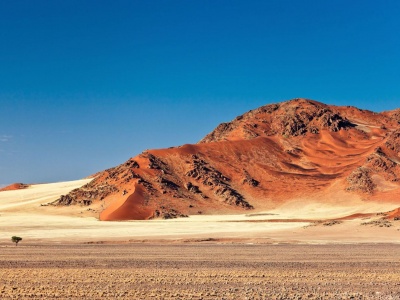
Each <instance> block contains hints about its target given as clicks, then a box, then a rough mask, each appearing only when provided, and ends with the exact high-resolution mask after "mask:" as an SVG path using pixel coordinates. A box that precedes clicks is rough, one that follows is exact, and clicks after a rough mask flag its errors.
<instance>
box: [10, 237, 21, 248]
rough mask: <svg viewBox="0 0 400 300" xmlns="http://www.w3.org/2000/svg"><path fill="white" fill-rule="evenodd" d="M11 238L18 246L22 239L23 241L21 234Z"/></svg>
mask: <svg viewBox="0 0 400 300" xmlns="http://www.w3.org/2000/svg"><path fill="white" fill-rule="evenodd" d="M11 240H12V241H13V243H15V246H18V243H19V242H20V241H22V237H19V236H15V235H14V236H13V237H11Z"/></svg>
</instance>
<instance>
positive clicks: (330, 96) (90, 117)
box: [0, 0, 400, 186]
mask: <svg viewBox="0 0 400 300" xmlns="http://www.w3.org/2000/svg"><path fill="white" fill-rule="evenodd" d="M399 15H400V1H397V0H393V1H391V0H387V1H385V0H383V1H370V0H363V1H359V0H352V1H348V0H333V1H320V0H315V1H310V0H304V1H301V0H270V1H268V0H264V1H251V0H245V1H235V0H229V1H228V0H226V1H221V0H211V1H208V0H201V1H200V0H192V1H187V0H182V1H174V0H171V1H166V0H165V1H153V0H148V1H135V0H129V1H128V0H127V1H121V0H112V1H111V0H109V1H102V0H96V1H82V0H77V1H75V0H68V1H61V0H48V1H44V0H43V1H42V0H36V1H31V0H18V1H7V0H3V1H2V0H0V186H2V185H7V184H10V183H13V182H23V183H41V182H55V181H63V180H74V179H80V178H83V177H86V176H88V175H90V174H93V173H95V172H98V171H101V170H103V169H106V168H109V167H112V166H115V165H118V164H120V163H122V162H124V161H126V160H127V159H128V158H130V157H133V156H136V155H138V154H139V153H141V152H142V151H144V150H145V149H153V148H166V147H170V146H177V145H182V144H186V143H196V142H198V141H199V140H200V139H201V138H202V137H203V136H205V135H206V134H207V133H209V132H210V131H212V130H213V129H214V128H215V127H216V126H217V125H218V124H219V123H221V122H227V121H230V120H232V119H234V118H235V117H236V116H237V115H241V114H243V113H244V112H247V111H249V110H251V109H254V108H257V107H259V106H262V105H265V104H269V103H276V102H282V101H285V100H289V99H292V98H297V97H304V98H309V99H314V100H318V101H321V102H324V103H327V104H334V105H353V106H357V107H359V108H363V109H369V110H373V111H378V112H379V111H383V110H391V109H395V108H398V107H400V34H399V32H400V18H399Z"/></svg>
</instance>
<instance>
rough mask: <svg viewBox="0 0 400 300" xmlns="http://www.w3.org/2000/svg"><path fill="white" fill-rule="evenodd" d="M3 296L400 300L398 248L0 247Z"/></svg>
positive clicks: (199, 244)
mask: <svg viewBox="0 0 400 300" xmlns="http://www.w3.org/2000/svg"><path fill="white" fill-rule="evenodd" d="M10 243H11V242H10ZM0 298H1V299H54V298H58V299H400V245H395V244H330V245H304V244H303V245H296V244H276V245H274V244H244V243H226V244H221V243H218V242H197V243H183V242H181V243H169V244H168V243H164V244H163V243H125V244H38V245H35V244H25V245H24V244H23V241H22V242H21V243H20V244H19V245H18V246H17V247H15V246H13V245H12V244H10V245H6V244H0Z"/></svg>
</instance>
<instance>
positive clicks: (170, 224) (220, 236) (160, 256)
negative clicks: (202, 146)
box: [0, 179, 400, 299]
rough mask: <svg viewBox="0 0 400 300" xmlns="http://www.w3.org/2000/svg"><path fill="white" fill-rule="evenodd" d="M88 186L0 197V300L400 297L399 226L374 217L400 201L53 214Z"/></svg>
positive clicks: (64, 185)
mask: <svg viewBox="0 0 400 300" xmlns="http://www.w3.org/2000/svg"><path fill="white" fill-rule="evenodd" d="M90 180H91V179H83V180H77V181H71V182H61V183H52V184H38V185H31V186H29V187H28V188H25V189H20V190H15V191H6V192H1V193H0V228H1V235H0V248H1V251H0V273H1V276H0V278H1V279H0V297H1V298H3V299H29V298H32V299H39V298H40V299H46V298H47V299H52V298H59V299H82V298H86V299H101V298H103V299H117V298H126V299H400V283H399V282H400V260H399V258H400V244H399V234H400V231H399V230H400V221H395V220H393V219H392V220H387V221H383V220H382V214H379V213H376V212H377V211H382V212H387V211H390V210H392V209H395V208H396V207H397V206H396V203H394V204H390V203H381V204H378V203H376V202H370V203H359V205H357V203H356V202H354V201H353V202H352V203H351V205H350V204H349V203H346V202H345V201H343V203H340V202H338V203H336V205H335V206H329V205H323V204H321V203H309V204H307V205H304V203H303V204H301V203H296V202H293V203H289V204H287V205H284V206H282V207H280V208H279V209H274V210H271V211H265V212H252V211H249V212H248V213H247V214H237V215H196V216H189V217H187V218H179V219H172V220H161V219H156V220H147V221H120V222H115V221H113V222H105V221H99V220H98V216H97V215H96V214H98V212H97V211H96V210H95V209H88V208H87V207H85V206H74V207H73V208H71V207H53V206H49V205H48V203H51V202H52V201H54V200H55V199H57V197H59V196H60V194H65V193H67V192H68V191H70V190H72V189H74V188H77V187H79V186H82V185H83V184H85V183H87V182H89V181H90ZM349 216H351V217H349ZM397 222H398V223H397ZM13 235H17V236H20V237H22V238H23V240H22V241H21V242H20V243H19V244H18V246H15V245H14V244H13V243H12V242H11V240H10V237H11V236H13Z"/></svg>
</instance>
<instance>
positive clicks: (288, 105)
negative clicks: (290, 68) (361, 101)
mask: <svg viewBox="0 0 400 300" xmlns="http://www.w3.org/2000/svg"><path fill="white" fill-rule="evenodd" d="M399 164H400V109H397V110H393V111H388V112H382V113H375V112H371V111H367V110H362V109H358V108H356V107H351V106H333V105H325V104H323V103H320V102H317V101H312V100H306V99H294V100H290V101H286V102H282V103H277V104H270V105H266V106H262V107H260V108H257V109H255V110H251V111H249V112H247V113H245V114H243V115H241V116H238V117H237V118H236V119H234V120H233V121H231V122H229V123H222V124H220V125H219V126H218V127H217V128H216V129H215V130H214V131H213V132H211V133H210V134H208V135H207V136H206V137H204V138H203V139H202V140H201V141H200V142H199V143H198V144H193V145H183V146H180V147H172V148H168V149H156V150H148V151H145V152H143V153H141V154H139V155H138V156H136V157H133V158H130V159H129V160H128V161H126V162H125V163H123V164H121V165H119V166H116V167H114V168H111V169H108V170H105V171H102V172H99V173H97V174H96V175H95V178H94V179H93V180H92V181H91V182H90V183H88V184H86V185H84V186H83V187H81V188H79V189H76V190H73V191H71V192H70V193H69V194H68V195H64V196H61V198H60V199H58V200H57V201H56V202H54V203H53V205H85V206H88V207H89V208H90V207H93V208H95V209H98V210H99V212H100V219H101V220H132V219H135V220H144V219H152V218H175V217H183V216H187V215H196V214H232V213H248V212H249V211H251V212H257V211H265V210H269V209H273V208H277V207H279V206H281V205H283V204H285V203H289V202H290V201H300V202H303V203H311V202H324V203H329V204H332V205H334V204H335V203H336V202H337V201H339V200H340V201H342V202H343V201H349V202H351V201H360V200H362V201H382V202H383V201H390V202H396V201H398V202H399V203H400V197H399V195H400V182H399V178H400V165H399ZM399 206H400V205H399Z"/></svg>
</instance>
